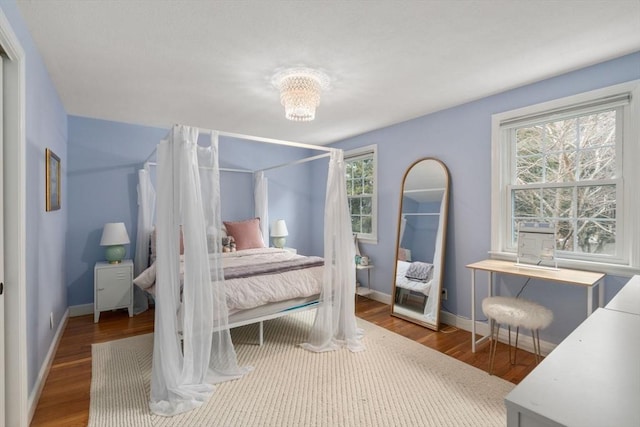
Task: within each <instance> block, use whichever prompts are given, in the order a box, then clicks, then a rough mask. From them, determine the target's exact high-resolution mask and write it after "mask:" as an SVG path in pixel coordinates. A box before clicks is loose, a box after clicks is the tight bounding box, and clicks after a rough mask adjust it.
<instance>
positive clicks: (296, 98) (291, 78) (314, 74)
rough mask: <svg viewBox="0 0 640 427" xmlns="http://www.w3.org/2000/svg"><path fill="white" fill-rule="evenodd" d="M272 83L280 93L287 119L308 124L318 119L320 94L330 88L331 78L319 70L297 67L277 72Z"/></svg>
mask: <svg viewBox="0 0 640 427" xmlns="http://www.w3.org/2000/svg"><path fill="white" fill-rule="evenodd" d="M271 83H272V84H273V85H274V86H275V87H276V88H277V89H278V90H279V91H280V103H281V104H282V105H284V111H285V117H286V118H287V119H289V120H294V121H298V122H308V121H311V120H313V119H314V118H315V117H316V107H317V106H318V105H319V104H320V92H321V91H322V90H323V89H324V90H326V89H328V88H329V76H327V75H326V74H325V73H324V72H322V71H319V70H314V69H311V68H305V67H296V68H288V69H286V70H282V71H279V72H277V73H276V75H275V76H273V79H272V80H271Z"/></svg>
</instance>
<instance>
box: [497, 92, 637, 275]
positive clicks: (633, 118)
mask: <svg viewBox="0 0 640 427" xmlns="http://www.w3.org/2000/svg"><path fill="white" fill-rule="evenodd" d="M625 94H626V95H628V97H629V103H628V104H626V105H624V106H623V107H621V108H622V122H623V123H622V138H620V139H621V142H620V143H621V144H622V147H621V150H622V151H621V153H622V154H620V152H618V156H619V162H618V165H617V167H618V172H619V173H620V175H619V176H617V179H618V181H617V182H618V183H619V184H617V185H618V199H617V207H618V210H617V216H618V218H619V221H620V222H619V225H620V228H619V229H616V240H618V239H621V242H620V245H621V246H620V252H621V253H620V256H619V257H615V258H611V259H609V260H587V259H579V257H576V258H575V259H574V258H572V259H562V258H559V259H558V266H559V267H565V268H576V269H583V270H592V271H600V272H603V273H607V274H617V275H623V276H628V275H631V274H638V273H640V165H639V164H638V163H640V162H639V159H640V131H639V122H640V80H635V81H631V82H627V83H622V84H619V85H615V86H610V87H606V88H603V89H598V90H594V91H590V92H585V93H582V94H579V95H574V96H569V97H566V98H561V99H557V100H553V101H549V102H544V103H541V104H536V105H532V106H528V107H524V108H520V109H517V110H512V111H507V112H503V113H499V114H494V115H493V116H492V118H491V151H492V179H491V251H490V255H491V256H492V257H493V258H500V259H507V260H514V261H515V259H516V250H515V248H514V247H513V246H512V245H511V234H510V233H511V231H512V230H511V217H510V203H511V191H510V190H511V176H510V174H511V165H510V162H511V147H510V144H511V139H510V135H509V134H510V130H509V129H507V128H505V126H504V124H505V123H509V122H513V121H516V120H519V119H524V118H531V117H535V116H538V115H549V114H552V113H554V112H555V111H562V110H567V109H569V108H579V107H581V106H582V105H589V104H590V103H594V102H597V101H599V100H605V99H609V98H615V97H620V96H623V95H625ZM620 169H621V170H620Z"/></svg>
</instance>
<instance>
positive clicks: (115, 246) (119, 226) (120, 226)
mask: <svg viewBox="0 0 640 427" xmlns="http://www.w3.org/2000/svg"><path fill="white" fill-rule="evenodd" d="M128 244H129V235H128V234H127V228H126V227H125V225H124V222H109V223H106V224H105V225H104V229H103V230H102V239H101V240H100V246H106V249H105V251H104V255H105V258H106V259H107V261H108V262H109V263H110V264H118V263H120V262H121V261H122V259H123V258H124V255H125V253H126V252H125V249H124V245H128Z"/></svg>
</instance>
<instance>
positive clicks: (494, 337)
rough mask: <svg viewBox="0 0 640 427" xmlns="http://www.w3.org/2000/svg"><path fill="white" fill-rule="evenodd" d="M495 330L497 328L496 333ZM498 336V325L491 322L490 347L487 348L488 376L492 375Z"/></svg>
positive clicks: (493, 321)
mask: <svg viewBox="0 0 640 427" xmlns="http://www.w3.org/2000/svg"><path fill="white" fill-rule="evenodd" d="M496 328H497V331H496ZM494 332H495V334H494ZM499 335H500V324H499V323H498V322H496V321H495V320H491V347H489V375H493V362H494V361H495V359H496V349H497V348H498V336H499Z"/></svg>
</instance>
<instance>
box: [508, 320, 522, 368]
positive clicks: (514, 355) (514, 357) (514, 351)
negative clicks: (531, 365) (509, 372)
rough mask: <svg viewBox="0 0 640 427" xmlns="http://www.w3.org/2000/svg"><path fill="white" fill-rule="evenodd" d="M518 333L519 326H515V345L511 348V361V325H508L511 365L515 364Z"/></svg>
mask: <svg viewBox="0 0 640 427" xmlns="http://www.w3.org/2000/svg"><path fill="white" fill-rule="evenodd" d="M519 335H520V326H517V327H516V345H515V348H514V350H513V361H512V360H511V326H509V362H510V363H511V364H512V365H515V364H516V357H517V355H518V336H519Z"/></svg>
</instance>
